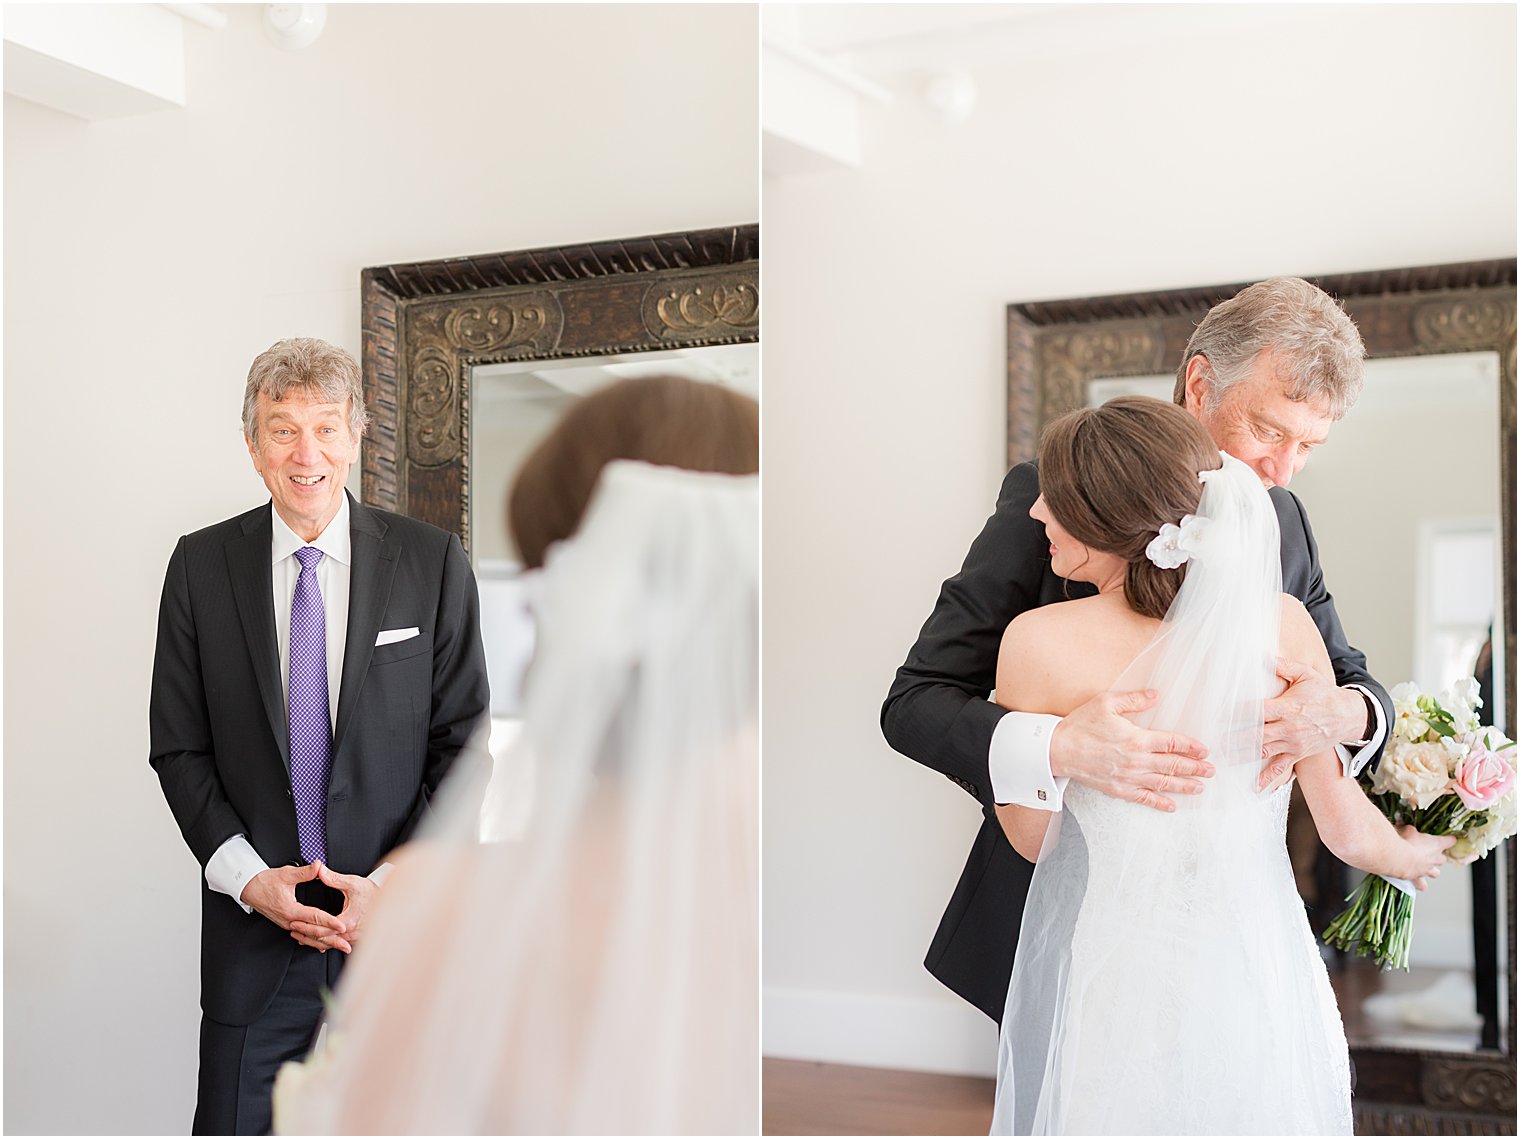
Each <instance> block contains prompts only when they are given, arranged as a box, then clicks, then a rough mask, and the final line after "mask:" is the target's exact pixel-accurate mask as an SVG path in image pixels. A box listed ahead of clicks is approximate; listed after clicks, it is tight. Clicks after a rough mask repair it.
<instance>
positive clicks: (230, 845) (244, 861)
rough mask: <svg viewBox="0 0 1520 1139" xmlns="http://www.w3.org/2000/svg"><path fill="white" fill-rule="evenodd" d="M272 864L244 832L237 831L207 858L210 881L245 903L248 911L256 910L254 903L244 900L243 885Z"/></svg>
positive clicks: (215, 887) (239, 903) (243, 905)
mask: <svg viewBox="0 0 1520 1139" xmlns="http://www.w3.org/2000/svg"><path fill="white" fill-rule="evenodd" d="M268 869H269V864H268V863H267V862H265V861H264V860H263V859H262V858H260V857H259V853H258V851H256V850H254V849H253V844H252V843H251V842H249V841H248V839H247V838H246V837H245V836H244V835H240V834H235V835H233V836H232V837H231V838H229V839H228V840H227V841H226V842H224V843H222V845H221V846H219V847H217V848H216V853H215V854H213V855H212V856H211V857H210V858H208V859H207V860H206V885H208V886H210V887H211V888H212V889H213V890H215V891H216V892H217V893H218V894H226V895H227V896H228V897H229V898H231V899H232V900H233V901H234V902H236V903H237V904H238V905H240V906H242V907H243V912H244V913H245V914H251V913H253V907H252V906H249V905H245V904H244V903H243V887H244V886H246V885H248V883H249V882H250V881H252V879H253V876H254V875H255V874H262V873H263V872H264V871H266V870H268Z"/></svg>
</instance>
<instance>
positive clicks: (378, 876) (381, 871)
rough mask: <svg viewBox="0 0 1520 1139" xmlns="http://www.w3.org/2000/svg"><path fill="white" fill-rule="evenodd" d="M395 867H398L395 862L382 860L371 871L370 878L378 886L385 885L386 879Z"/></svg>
mask: <svg viewBox="0 0 1520 1139" xmlns="http://www.w3.org/2000/svg"><path fill="white" fill-rule="evenodd" d="M394 869H396V867H395V865H394V864H392V863H390V862H382V863H381V864H380V865H379V866H377V867H375V868H374V869H373V870H371V871H370V872H369V880H370V881H371V882H373V883H374V884H375V885H376V886H384V885H385V880H386V879H387V878H389V877H390V875H391V871H392V870H394Z"/></svg>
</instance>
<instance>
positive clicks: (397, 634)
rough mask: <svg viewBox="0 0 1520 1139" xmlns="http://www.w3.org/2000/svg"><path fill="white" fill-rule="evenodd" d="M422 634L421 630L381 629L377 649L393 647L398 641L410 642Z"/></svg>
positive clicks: (376, 639) (376, 643)
mask: <svg viewBox="0 0 1520 1139" xmlns="http://www.w3.org/2000/svg"><path fill="white" fill-rule="evenodd" d="M421 632H422V630H421V629H381V630H380V635H379V636H378V637H376V638H375V648H377V649H378V648H379V647H380V646H381V645H393V644H395V643H396V642H397V641H409V640H411V639H412V638H413V637H415V636H417V635H418V634H419V633H421Z"/></svg>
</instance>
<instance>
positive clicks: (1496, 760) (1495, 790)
mask: <svg viewBox="0 0 1520 1139" xmlns="http://www.w3.org/2000/svg"><path fill="white" fill-rule="evenodd" d="M1514 785H1515V769H1514V768H1513V767H1511V766H1510V765H1509V764H1508V763H1506V762H1505V761H1504V759H1503V757H1502V756H1498V755H1495V754H1494V753H1493V752H1491V751H1489V750H1488V747H1487V746H1486V744H1485V743H1484V741H1483V740H1482V739H1478V740H1474V741H1473V746H1472V750H1471V751H1469V752H1468V753H1467V754H1466V755H1465V756H1463V757H1462V758H1461V759H1459V760H1457V769H1456V771H1455V772H1454V773H1453V775H1452V784H1451V789H1452V790H1453V791H1455V792H1456V793H1457V798H1459V799H1461V800H1462V802H1463V803H1465V804H1466V805H1467V809H1468V810H1470V811H1481V810H1484V809H1485V808H1487V807H1491V806H1493V804H1494V803H1496V802H1498V801H1499V800H1500V799H1502V798H1504V796H1505V795H1507V794H1509V790H1510V788H1511V787H1513V786H1514Z"/></svg>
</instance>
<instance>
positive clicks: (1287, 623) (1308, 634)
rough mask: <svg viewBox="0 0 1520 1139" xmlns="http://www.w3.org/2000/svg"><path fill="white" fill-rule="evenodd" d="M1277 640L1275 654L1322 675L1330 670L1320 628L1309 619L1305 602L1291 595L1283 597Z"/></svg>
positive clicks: (1328, 658)
mask: <svg viewBox="0 0 1520 1139" xmlns="http://www.w3.org/2000/svg"><path fill="white" fill-rule="evenodd" d="M1277 639H1278V652H1279V653H1281V654H1282V655H1283V656H1285V657H1288V658H1290V659H1291V660H1297V661H1302V662H1303V663H1304V664H1307V665H1310V666H1312V667H1314V668H1317V669H1319V671H1321V672H1327V671H1328V670H1329V665H1330V655H1329V654H1328V653H1327V652H1325V641H1324V637H1323V636H1322V635H1321V634H1320V631H1319V626H1318V625H1316V624H1315V623H1314V618H1313V617H1311V616H1309V611H1308V610H1307V609H1305V608H1304V603H1303V602H1302V601H1300V600H1299V599H1298V598H1296V597H1294V596H1293V595H1292V594H1291V593H1284V594H1283V595H1282V625H1281V629H1280V631H1279V633H1278V638H1277Z"/></svg>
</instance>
